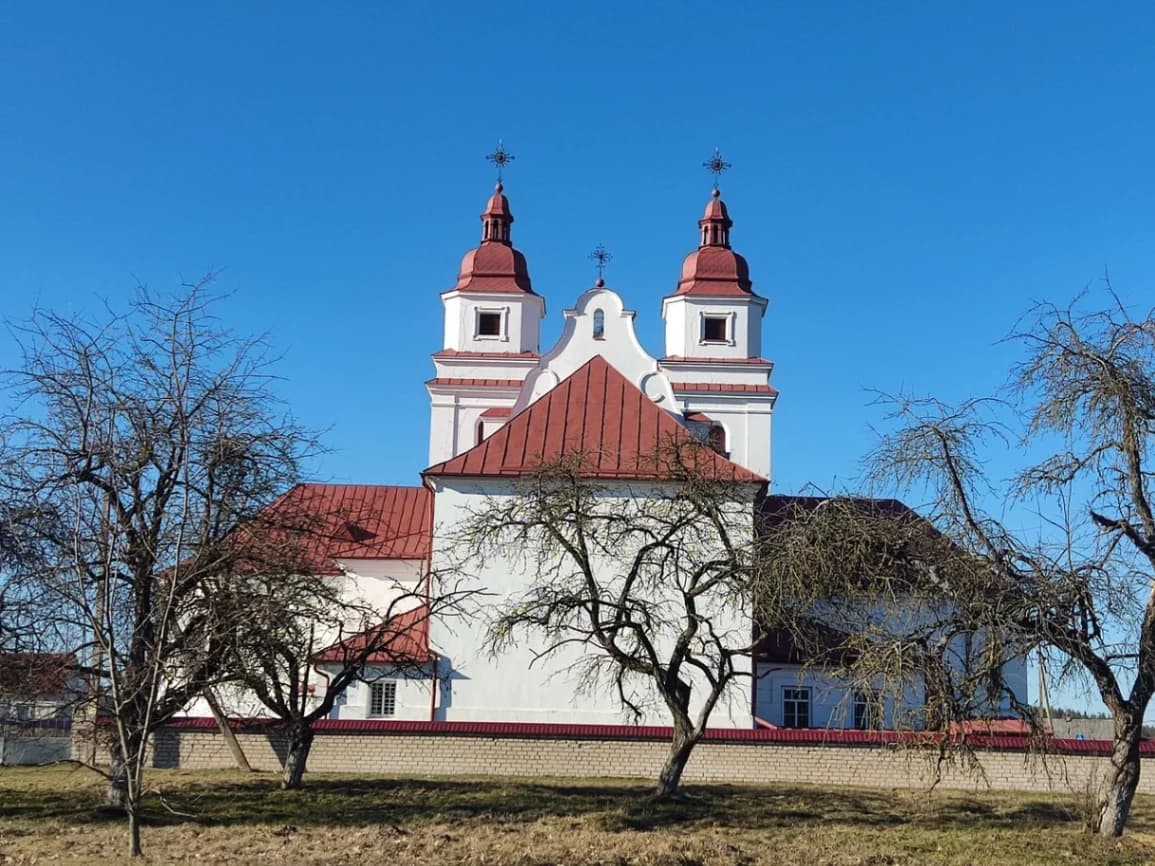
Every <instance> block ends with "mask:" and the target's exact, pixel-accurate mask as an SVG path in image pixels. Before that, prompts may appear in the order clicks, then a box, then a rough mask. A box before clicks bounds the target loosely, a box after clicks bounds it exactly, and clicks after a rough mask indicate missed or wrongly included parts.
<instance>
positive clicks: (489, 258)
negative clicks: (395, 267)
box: [425, 181, 545, 464]
mask: <svg viewBox="0 0 1155 866" xmlns="http://www.w3.org/2000/svg"><path fill="white" fill-rule="evenodd" d="M512 226H513V212H512V210H510V207H509V199H508V198H506V196H505V189H504V187H503V185H502V183H501V182H500V181H498V184H497V187H496V189H494V192H493V195H492V196H490V198H489V201H488V202H487V203H486V206H485V211H484V212H483V213H482V214H481V243H480V244H479V245H478V246H477V247H475V248H474V249H471V250H470V251H469V252H467V253H466V254H465V256H464V257H463V258H462V260H461V268H460V270H459V272H458V275H457V284H456V285H455V286H454V287H453V288H452V289H450V290H449V291H447V292H444V293H443V294H442V295H441V303H442V305H443V307H444V309H445V339H444V343H443V345H442V349H441V351H439V352H437V353H436V354H435V355H434V356H433V363H434V366H435V371H436V375H435V376H434V378H433V379H430V380H429V381H428V382H426V383H425V385H426V388H427V389H428V391H429V397H430V401H431V403H432V416H431V419H430V436H429V462H430V464H433V463H438V462H440V461H442V460H448V459H449V458H450V457H453V456H455V455H457V454H460V453H461V452H462V451H465V450H467V449H469V448H472V447H473V446H474V445H476V444H477V443H478V442H480V441H481V439H483V438H484V437H485V436H488V435H489V434H490V433H492V432H493V431H494V430H495V429H497V428H498V427H500V426H501V425H502V424H503V423H504V422H505V419H507V418H508V417H509V410H510V408H511V407H512V406H513V404H514V402H515V401H516V399H517V395H518V393H519V392H520V390H521V386H522V383H523V382H524V381H525V377H526V376H527V375H528V374H529V372H530V371H531V370H533V369H534V368H535V367H536V366H537V362H538V358H539V357H540V345H539V341H540V333H541V320H542V318H544V316H545V300H544V299H543V298H542V297H541V296H540V295H538V294H537V293H535V292H534V290H533V284H532V283H531V281H530V278H529V267H528V266H527V265H526V261H525V256H524V255H523V254H522V253H521V251H520V250H518V249H515V248H514V246H513V236H512Z"/></svg>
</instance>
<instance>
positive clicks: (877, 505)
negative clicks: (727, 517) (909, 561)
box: [758, 494, 925, 529]
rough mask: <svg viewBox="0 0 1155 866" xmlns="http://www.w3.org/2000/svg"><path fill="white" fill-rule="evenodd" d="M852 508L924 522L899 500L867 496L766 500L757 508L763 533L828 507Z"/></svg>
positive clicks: (780, 496)
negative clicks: (848, 506) (830, 503)
mask: <svg viewBox="0 0 1155 866" xmlns="http://www.w3.org/2000/svg"><path fill="white" fill-rule="evenodd" d="M828 502H832V503H838V504H849V505H850V506H851V507H853V509H854V510H855V511H856V512H861V513H862V514H864V515H868V516H876V517H905V518H910V519H911V520H925V518H924V517H922V516H921V515H920V514H919V513H918V512H917V511H915V510H914V509H913V508H911V507H910V506H908V505H906V504H905V503H903V502H900V501H899V500H897V499H871V498H868V497H864V496H786V495H779V494H775V495H771V496H767V497H765V498H764V499H763V500H762V502H761V504H760V505H759V507H758V517H759V521H758V525H759V528H761V529H767V528H770V527H773V526H777V525H779V524H781V523H783V522H785V521H787V520H789V519H790V518H791V517H795V516H800V515H803V514H807V513H810V512H813V511H816V510H817V509H818V508H819V507H821V506H822V505H824V504H825V503H828Z"/></svg>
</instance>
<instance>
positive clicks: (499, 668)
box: [194, 182, 1025, 728]
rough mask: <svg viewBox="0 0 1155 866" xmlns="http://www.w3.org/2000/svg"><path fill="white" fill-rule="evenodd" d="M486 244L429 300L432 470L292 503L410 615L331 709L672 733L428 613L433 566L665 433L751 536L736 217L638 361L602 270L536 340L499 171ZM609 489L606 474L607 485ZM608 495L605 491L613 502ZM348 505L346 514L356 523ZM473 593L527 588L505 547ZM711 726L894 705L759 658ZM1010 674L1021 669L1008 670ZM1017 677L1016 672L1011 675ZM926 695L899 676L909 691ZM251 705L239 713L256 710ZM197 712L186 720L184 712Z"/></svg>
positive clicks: (762, 409) (760, 380) (762, 459)
mask: <svg viewBox="0 0 1155 866" xmlns="http://www.w3.org/2000/svg"><path fill="white" fill-rule="evenodd" d="M481 223H482V232H481V240H480V243H479V245H478V246H477V247H475V248H473V249H471V250H469V251H468V252H467V253H466V254H465V256H464V258H463V260H462V262H461V266H460V269H459V273H458V278H457V282H456V284H455V285H454V286H453V287H452V288H451V289H449V290H448V291H446V292H444V293H443V294H442V295H441V300H442V304H443V307H444V333H443V343H442V348H441V349H440V350H439V351H437V352H436V353H435V354H434V355H433V365H434V375H433V377H432V378H431V379H430V380H429V381H428V382H427V383H426V387H427V390H428V393H429V398H430V406H431V411H430V429H429V464H428V467H427V468H426V469H425V470H424V471H423V472H422V473H421V483H420V484H418V485H414V486H412V487H386V486H376V485H302V486H301V487H299V488H297V489H295V490H294V491H293V493H292V494H290V495H296V496H301V497H307V498H311V499H313V500H314V501H316V502H319V503H323V505H324V510H325V511H326V513H330V514H333V515H340V517H339V518H338V519H336V520H335V523H334V528H333V532H332V533H329V537H328V539H327V540H326V541H325V543H324V549H323V550H320V551H318V552H319V553H320V554H321V555H320V556H319V557H318V561H319V562H322V563H323V565H321V566H319V568H320V569H322V570H324V573H329V574H332V575H333V576H334V577H337V578H340V579H342V580H345V581H347V582H348V584H349V586H350V591H352V592H356V593H357V594H358V595H360V596H361V597H363V598H367V599H370V600H372V601H374V602H375V603H377V604H379V605H381V606H382V608H385V607H387V606H388V605H389V604H390V602H391V601H393V600H395V599H398V598H402V599H403V600H404V601H403V603H402V604H399V605H397V604H395V605H394V607H393V610H392V612H393V613H394V614H398V615H401V616H410V617H412V618H413V622H414V627H413V628H412V629H411V630H410V632H409V633H407V634H406V636H405V641H404V642H405V652H406V654H407V662H408V663H407V664H406V666H405V671H404V672H403V673H402V672H400V671H399V670H398V669H397V668H396V666H395V665H392V664H390V663H389V662H388V659H387V658H385V657H382V658H381V659H380V660H374V659H370V664H369V666H368V667H367V669H366V671H365V676H364V677H363V680H362V681H360V682H357V683H356V684H354V685H353V686H352V687H350V688H349V689H348V690H347V691H346V692H345V694H344V695H342V696H341V698H340V699H339V700H338V703H337V705H336V707H335V708H334V710H333V714H332V715H333V717H335V718H340V719H372V718H379V719H394V720H432V721H470V722H472V721H493V722H537V723H547V724H550V723H554V724H560V723H576V724H601V725H607V724H609V725H614V724H624V723H626V722H627V721H629V722H631V723H636V722H639V721H640V722H642V723H646V724H658V725H662V724H668V723H669V716H668V714H667V713H666V712H665V710H664V708H662V707H661V706H659V705H654V706H653V708H652V710H651V711H647V714H646V715H645V716H644V717H643V718H640V719H639V718H637V717H631V718H629V719H627V717H626V714H625V713H624V712H623V708H622V706H621V704H620V702H619V700H618V699H617V696H616V695H615V694H613V693H612V690H610V689H607V690H605V691H604V692H597V691H592V692H591V690H589V689H582V688H579V684H578V683H577V682H576V681H575V675H574V674H573V672H572V665H573V663H574V661H575V659H576V656H575V655H574V653H577V652H580V650H577V649H575V650H573V652H571V653H570V654H568V655H567V654H566V653H565V652H562V653H559V654H556V655H553V656H550V657H548V658H547V659H545V660H544V661H543V660H542V659H538V658H536V652H535V647H534V646H533V645H532V642H530V641H528V640H527V641H525V642H523V643H521V644H518V645H515V646H514V647H512V648H511V649H508V650H506V651H504V652H502V653H499V654H492V653H490V652H488V651H487V650H486V637H487V629H488V623H487V621H486V616H485V606H484V605H480V606H479V607H478V609H477V610H476V611H475V612H474V613H473V614H472V615H469V616H457V617H452V618H446V619H442V618H441V617H438V616H436V615H434V616H423V615H422V607H421V595H422V591H423V587H424V586H428V581H429V580H430V576H431V575H436V574H439V573H443V572H445V571H448V570H449V569H450V568H452V567H454V560H455V557H456V553H457V551H455V550H454V549H453V543H454V542H453V539H454V538H455V537H456V533H457V530H458V529H459V528H460V526H461V525H462V524H463V523H464V522H465V521H467V520H468V519H469V515H470V514H471V513H473V512H474V511H475V510H476V508H477V507H478V506H479V504H480V503H483V502H485V501H487V500H488V499H490V498H492V497H501V496H511V495H516V489H517V480H518V478H519V477H522V476H524V475H526V474H529V473H532V472H533V471H534V470H535V469H536V468H538V467H540V466H541V465H543V464H545V463H548V462H549V461H551V460H555V459H557V458H559V457H562V456H564V455H565V454H566V453H568V452H571V451H580V452H582V453H587V454H591V453H592V454H597V455H599V457H598V459H597V461H596V466H595V468H594V469H593V470H592V471H591V477H592V478H595V479H596V480H597V483H598V484H599V485H600V486H601V488H602V489H605V490H609V491H611V492H612V491H615V490H620V491H621V494H622V495H635V494H633V493H631V492H630V491H632V490H636V489H637V488H636V487H631V485H636V484H637V483H638V482H639V481H644V482H645V483H649V484H661V483H662V481H661V479H660V478H653V477H647V476H646V475H645V473H644V472H641V471H640V469H639V461H640V459H641V457H642V456H643V455H645V454H647V453H650V452H652V451H653V450H654V449H655V448H657V447H658V445H659V442H660V441H662V440H663V439H666V438H669V437H677V436H683V437H685V436H690V437H694V438H695V439H696V440H698V441H701V442H704V443H707V444H708V445H709V446H710V448H711V449H712V451H711V454H712V456H711V457H710V459H711V460H713V461H715V464H714V465H713V467H712V471H713V472H714V473H715V475H716V477H725V478H727V479H729V480H731V482H732V483H733V484H734V485H735V486H736V489H740V490H741V491H742V494H741V495H742V496H744V497H747V499H748V501H749V511H748V517H749V520H748V522H747V523H746V524H745V525H744V526H743V527H741V531H742V532H745V533H748V534H749V536H750V537H751V538H752V537H753V534H754V533H755V532H756V531H757V519H758V510H759V507H760V506H764V503H765V502H766V498H767V494H768V492H769V487H770V479H771V427H772V425H771V421H772V417H773V411H774V405H775V401H776V399H777V396H778V393H777V391H776V390H775V388H774V387H773V386H772V385H771V382H770V379H771V372H772V369H773V365H772V363H771V362H770V361H769V360H767V359H766V358H765V357H764V356H763V355H764V353H763V346H762V325H763V318H764V316H765V313H766V307H767V301H766V299H765V298H764V297H762V296H760V295H758V294H757V293H756V292H755V291H754V288H753V284H752V281H751V279H750V274H749V268H748V265H747V262H746V260H745V259H744V258H743V257H742V256H741V255H739V254H738V253H737V252H736V251H735V250H734V249H733V248H732V246H731V239H730V235H731V229H732V227H733V222H732V220H731V218H730V215H729V213H728V211H727V207H726V205H725V203H724V202H723V200H722V198H721V195H720V193H719V191H718V189H717V188H716V187H715V189H714V190H713V193H712V195H711V196H710V198H709V200H708V202H707V204H706V207H705V211H704V213H703V214H702V216H701V218H700V219H699V220H698V238H697V239H698V245H697V248H696V249H694V250H693V251H692V252H690V253H689V254H688V255H687V256H686V258H685V260H684V262H683V265H682V270H681V274H680V277H679V279H678V281H677V283H676V285H675V286H674V287H673V290H672V291H671V293H670V294H669V295H667V296H666V297H665V298H664V299H663V301H662V307H661V315H662V319H663V320H664V323H665V345H664V353H663V354H662V356H661V357H654V356H651V355H650V354H649V353H647V351H646V350H645V349H644V348H643V346H642V345H641V343H640V342H639V340H638V338H637V335H636V333H635V330H634V321H635V316H636V314H635V312H634V311H633V310H631V309H629V308H628V306H627V304H626V302H625V301H624V299H623V298H622V297H621V296H620V295H619V294H617V293H616V292H615V291H613V290H611V289H610V288H608V287H606V286H605V285H604V284H603V281H602V280H601V278H599V279H598V280H597V282H596V283H595V285H594V286H593V287H592V288H590V289H588V290H587V291H585V292H583V293H582V294H581V295H580V296H578V297H577V299H576V300H575V301H574V302H573V305H572V306H571V307H569V308H567V309H564V310H563V311H562V314H561V315H562V316H563V319H564V324H563V328H562V333H561V336H560V338H559V339H558V341H557V343H556V344H555V345H554V346H552V347H549V348H547V349H545V350H544V351H543V348H542V346H541V344H540V326H541V322H542V320H543V319H544V317H545V316H546V314H547V310H546V300H545V298H543V297H542V296H541V295H540V294H538V293H537V292H536V291H535V290H534V287H533V284H532V281H531V279H530V273H529V267H528V264H527V261H526V258H525V256H524V255H523V254H522V253H521V252H520V251H519V250H518V249H517V248H516V247H514V246H513V223H514V217H513V213H512V209H511V206H510V203H509V199H508V198H507V197H506V195H505V191H504V189H503V187H502V184H501V183H500V182H499V183H498V185H497V187H496V189H495V191H494V193H493V195H492V196H491V197H490V198H489V200H488V202H487V204H486V206H485V209H484V212H483V213H482V215H481ZM615 485H618V486H617V487H615ZM612 495H616V494H612ZM350 515H355V516H352V517H351V516H350ZM472 578H473V579H474V580H475V581H476V584H477V586H478V587H480V588H483V589H484V592H485V593H486V596H485V597H488V598H491V599H506V598H512V597H515V596H516V595H517V593H519V592H522V591H524V590H525V589H526V588H527V587H528V586H529V585H530V584H531V583H532V581H533V580H534V579H535V575H534V574H533V573H532V572H531V571H527V570H526V568H525V567H524V565H518V564H516V562H515V557H513V556H512V555H511V556H510V557H509V559H508V560H498V561H496V562H488V563H486V565H485V567H484V569H483V570H482V571H481V572H480V573H477V574H474V575H472ZM719 616H720V619H719V627H720V628H728V629H732V630H733V631H734V633H735V634H742V633H744V634H747V635H749V634H752V633H753V624H752V620H751V616H752V612H751V611H742V610H736V611H728V612H724V613H721V614H719ZM331 663H332V661H331V657H326V655H325V654H324V653H322V654H321V655H319V656H318V657H317V664H316V666H315V668H314V671H313V673H315V675H316V676H315V678H312V675H311V681H310V683H309V688H310V690H318V691H317V693H318V694H319V693H320V690H323V689H324V688H325V684H326V683H327V681H328V679H329V675H328V673H327V665H329V664H331ZM745 664H746V665H747V667H746V668H745V672H746V673H748V674H750V676H748V677H740V678H739V679H738V680H736V682H735V683H734V685H733V687H732V688H731V694H729V695H727V699H726V700H724V701H723V702H721V703H720V704H719V705H718V707H717V708H716V709H715V711H714V713H713V715H712V716H711V726H716V727H732V728H750V727H756V726H771V727H779V726H785V727H835V728H852V727H877V726H889V723H890V722H891V720H892V719H893V714H894V713H895V712H896V711H897V710H898V709H899V708H898V707H896V706H894V705H893V702H890V703H888V704H887V705H886V706H885V707H883V708H882V709H881V713H882V715H881V717H880V716H879V715H878V713H879V710H878V709H877V708H874V707H872V708H870V709H869V711H868V710H867V709H866V708H865V699H860V698H859V696H856V695H851V694H847V693H846V692H845V690H844V689H843V688H841V687H840V686H839V684H838V682H837V681H836V680H834V679H832V678H829V677H825V676H823V675H821V674H818V673H815V672H805V673H804V672H802V671H801V669H800V668H799V666H798V665H797V664H796V663H794V662H793V661H792V660H791V659H789V658H787V657H786V656H777V657H775V656H773V654H770V655H767V654H765V653H763V654H761V655H759V654H757V653H755V654H752V655H751V657H750V658H748V659H747V660H746V662H745ZM1017 675H1018V674H1016V676H1017ZM1021 679H1022V680H1023V681H1024V687H1023V692H1024V693H1025V668H1024V669H1023V670H1022V672H1021ZM924 700H925V695H924V694H922V690H921V688H920V687H919V686H918V684H912V687H911V689H910V690H909V694H908V695H907V696H905V697H904V698H903V701H904V702H905V703H907V704H908V705H909V708H916V707H918V706H919V705H920V704H921V703H922V702H923V701H924ZM254 709H256V708H249V710H250V711H252V710H254ZM194 714H195V713H194Z"/></svg>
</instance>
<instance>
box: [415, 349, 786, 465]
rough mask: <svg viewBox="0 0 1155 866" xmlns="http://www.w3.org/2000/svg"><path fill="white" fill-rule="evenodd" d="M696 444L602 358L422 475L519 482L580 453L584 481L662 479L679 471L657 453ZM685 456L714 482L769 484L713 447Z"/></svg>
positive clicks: (683, 428)
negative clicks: (521, 477)
mask: <svg viewBox="0 0 1155 866" xmlns="http://www.w3.org/2000/svg"><path fill="white" fill-rule="evenodd" d="M695 443H697V439H695V438H694V436H693V435H692V434H691V433H690V432H689V431H687V430H686V428H685V427H683V426H682V425H681V424H679V423H678V421H676V420H675V419H674V417H673V416H672V415H670V414H669V413H668V412H665V411H663V410H662V409H659V408H658V407H657V406H656V405H655V404H654V402H653V401H652V400H651V399H650V398H649V397H647V396H646V395H645V394H643V393H642V392H641V391H640V390H638V388H637V387H636V386H634V385H633V384H632V383H631V382H629V381H627V379H626V378H625V376H623V375H622V374H621V373H619V372H618V371H617V370H616V369H614V367H612V366H611V365H610V364H609V362H607V361H606V359H605V358H603V357H601V356H600V355H595V356H594V357H593V358H592V359H590V361H588V362H587V363H586V364H585V365H584V366H583V367H581V368H580V369H579V370H577V372H575V373H574V374H573V375H571V376H569V377H568V378H566V379H564V380H563V381H562V382H560V383H558V384H557V385H556V386H554V388H553V389H551V390H550V391H549V392H548V393H547V394H545V395H544V396H543V397H541V398H540V399H538V400H537V401H536V402H535V403H532V404H531V405H530V406H529V407H528V408H527V409H525V410H523V411H522V412H520V413H519V414H518V415H516V416H514V417H513V418H511V419H510V420H509V422H508V423H506V424H505V425H504V426H503V427H501V429H499V430H498V431H497V432H495V433H494V434H493V435H491V436H489V437H488V438H486V439H485V440H483V441H482V442H481V443H480V444H479V445H476V446H475V447H473V448H471V449H469V450H468V451H465V452H464V453H462V454H458V455H457V456H456V457H453V458H451V459H450V460H446V461H444V462H442V463H438V464H436V465H434V466H430V467H429V468H428V469H426V470H425V472H424V473H423V474H424V475H434V476H436V475H463V476H518V475H524V474H527V473H529V472H533V471H535V470H537V469H539V468H541V467H542V466H543V465H550V464H552V463H555V462H557V461H560V460H562V459H563V458H566V457H570V456H574V455H579V456H581V457H582V464H581V467H580V469H579V472H580V474H581V476H582V477H585V478H603V479H615V478H617V479H650V480H660V479H663V478H669V477H671V474H672V473H671V471H670V468H669V467H668V466H663V465H662V464H663V462H664V461H663V460H662V459H661V457H659V456H658V455H659V454H660V453H662V452H665V451H667V450H668V449H669V448H670V447H671V446H675V447H676V446H678V445H689V444H695ZM682 455H683V457H684V458H685V459H686V461H687V462H688V463H690V464H691V465H690V467H689V468H691V469H692V470H693V471H696V472H700V473H701V474H702V475H704V476H705V477H707V478H711V479H715V480H723V481H741V482H750V483H761V482H765V480H766V479H764V478H762V476H760V475H756V474H754V473H753V472H751V471H749V470H748V469H745V468H744V467H742V466H739V465H738V464H736V463H732V462H731V461H729V460H727V459H726V458H725V457H723V456H721V455H720V454H717V453H716V452H714V451H711V450H710V449H708V448H706V447H700V448H698V447H695V448H693V449H686V450H684V451H683V452H682Z"/></svg>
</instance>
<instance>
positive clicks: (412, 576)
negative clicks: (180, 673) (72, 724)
mask: <svg viewBox="0 0 1155 866" xmlns="http://www.w3.org/2000/svg"><path fill="white" fill-rule="evenodd" d="M340 565H341V567H342V568H343V569H344V571H345V574H344V575H343V576H334V577H333V578H331V579H332V580H333V581H336V582H338V583H339V584H340V587H341V593H342V595H343V596H344V597H345V598H347V599H349V600H350V601H357V602H359V603H363V604H367V605H370V606H371V607H372V608H373V609H374V610H375V611H377V612H378V613H379V614H380V615H381V616H382V618H384V617H385V616H387V615H390V616H396V615H397V614H401V613H404V612H406V611H409V610H412V609H413V608H415V607H417V606H419V605H420V604H421V602H422V598H421V597H420V596H421V594H422V593H423V591H424V580H425V573H426V569H425V563H424V562H423V561H421V560H408V559H348V560H343V561H341V562H340ZM365 625H367V624H366V623H364V622H363V621H361V619H360V618H357V619H353V618H350V619H349V620H348V621H347V622H346V623H345V626H344V628H343V629H342V630H341V631H337V630H335V629H323V630H318V632H317V633H316V636H315V645H316V647H317V650H318V651H320V650H322V649H324V648H325V647H327V646H331V645H332V644H334V643H336V642H337V641H338V640H341V639H344V638H347V637H349V636H350V635H352V634H355V633H357V632H359V631H361V630H362V629H363V628H364V627H365ZM318 667H320V668H321V669H322V670H325V666H324V665H320V666H318ZM327 683H328V679H327V678H326V677H325V676H324V674H322V673H319V672H318V671H317V670H316V669H315V668H314V667H310V668H309V671H308V674H307V676H306V678H305V684H306V687H308V688H311V689H312V694H313V695H314V698H313V700H314V701H315V702H319V701H320V700H321V698H323V697H324V694H325V688H326V686H327ZM401 691H402V688H401V686H400V685H398V691H397V694H398V700H399V701H400V699H401ZM217 698H218V700H219V701H220V703H221V706H222V707H223V708H224V710H225V712H226V713H227V714H228V715H230V716H235V717H237V718H250V717H255V716H267V715H268V714H269V711H268V710H267V709H265V708H264V707H263V705H262V704H261V702H260V701H258V700H257V699H256V697H254V696H253V694H252V693H251V692H249V691H248V690H247V689H241V688H238V687H236V686H221V687H220V688H218V689H217ZM428 698H429V688H428V686H426V687H425V701H426V703H425V704H424V706H426V707H428ZM366 700H367V699H366ZM407 700H408V698H407ZM414 700H416V699H414ZM418 703H419V702H418ZM179 715H183V716H195V717H200V716H209V715H212V711H211V710H210V709H209V706H208V703H207V702H206V701H205V700H204V699H203V698H197V699H195V700H194V701H193V702H192V703H190V704H189V705H188V706H187V707H186V708H185V709H184V710H183V711H182V712H181V713H180V714H179ZM428 717H429V713H428V710H426V712H425V714H424V715H421V716H415V718H428Z"/></svg>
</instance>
